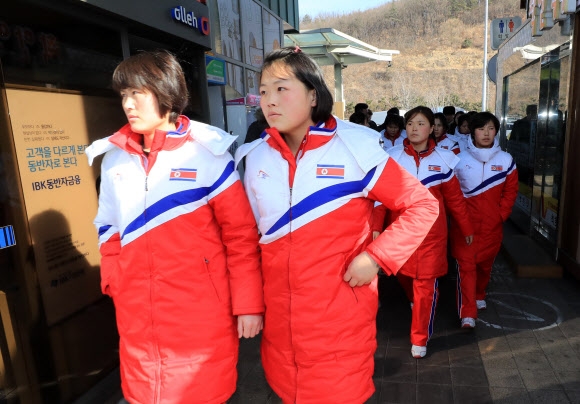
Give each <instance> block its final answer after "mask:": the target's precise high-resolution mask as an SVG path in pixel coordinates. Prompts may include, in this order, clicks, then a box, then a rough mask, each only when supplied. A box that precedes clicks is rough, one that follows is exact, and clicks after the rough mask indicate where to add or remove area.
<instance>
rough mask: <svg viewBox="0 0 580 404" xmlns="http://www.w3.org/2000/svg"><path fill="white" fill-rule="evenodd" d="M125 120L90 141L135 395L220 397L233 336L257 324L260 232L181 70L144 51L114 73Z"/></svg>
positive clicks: (223, 146)
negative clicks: (193, 111)
mask: <svg viewBox="0 0 580 404" xmlns="http://www.w3.org/2000/svg"><path fill="white" fill-rule="evenodd" d="M113 88H114V89H115V90H117V91H118V92H119V94H120V95H121V104H122V107H123V111H124V112H125V114H126V116H127V120H128V123H127V124H126V125H125V126H123V127H122V128H121V129H119V131H117V132H116V133H115V134H113V135H112V136H109V137H108V138H105V139H100V140H97V141H96V142H94V143H93V144H92V145H91V146H90V147H89V148H87V149H86V154H87V156H88V158H89V162H90V163H92V161H93V159H94V158H95V157H96V156H98V155H101V154H104V157H103V161H102V164H101V178H102V180H101V185H100V195H99V209H98V213H97V217H96V218H95V221H94V223H95V225H96V227H97V229H98V232H99V248H100V252H101V255H102V258H101V288H102V291H103V293H105V294H107V295H109V296H110V297H111V298H112V299H113V301H114V304H115V312H116V320H117V328H118V330H119V337H120V339H119V356H120V360H121V386H122V389H123V395H124V397H125V399H126V400H127V401H129V402H130V403H132V404H177V403H214V404H218V403H223V402H225V401H227V400H228V399H229V397H230V396H231V395H232V394H233V393H234V391H235V388H236V379H237V371H236V364H237V360H238V338H241V337H253V336H255V335H256V334H257V333H258V332H259V331H260V329H261V328H262V313H263V312H264V309H265V308H264V301H263V292H262V277H261V274H260V261H259V252H258V232H257V229H256V222H255V220H254V217H253V215H252V211H251V208H250V205H249V203H248V199H247V197H246V195H245V193H244V189H243V187H242V184H241V182H240V179H239V176H238V172H237V170H235V168H234V162H233V159H232V157H231V155H230V154H229V153H228V147H229V146H230V145H231V144H232V142H233V141H234V140H235V138H234V137H233V136H230V135H228V134H227V133H225V132H224V131H222V130H220V129H218V128H215V127H212V126H209V125H206V124H204V123H200V122H194V121H191V120H189V119H188V118H187V117H185V116H183V115H180V114H181V111H182V110H183V108H185V106H186V104H187V100H188V95H187V86H186V82H185V77H184V75H183V71H182V70H181V67H180V65H179V62H178V61H177V59H176V58H175V57H174V56H173V55H171V54H170V53H168V52H165V51H155V52H142V53H139V54H136V55H133V56H131V57H130V58H128V59H126V60H124V61H123V62H121V63H120V64H119V66H118V67H117V68H116V69H115V72H114V74H113Z"/></svg>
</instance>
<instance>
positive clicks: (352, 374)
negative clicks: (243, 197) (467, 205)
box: [236, 47, 438, 404]
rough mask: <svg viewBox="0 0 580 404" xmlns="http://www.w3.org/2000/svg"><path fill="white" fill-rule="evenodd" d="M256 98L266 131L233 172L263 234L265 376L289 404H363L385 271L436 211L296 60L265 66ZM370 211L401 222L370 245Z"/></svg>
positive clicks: (283, 57) (281, 53) (318, 76)
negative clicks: (388, 213) (335, 109)
mask: <svg viewBox="0 0 580 404" xmlns="http://www.w3.org/2000/svg"><path fill="white" fill-rule="evenodd" d="M260 94H261V99H260V105H261V107H262V110H263V111H264V115H265V116H266V119H267V121H268V124H269V125H270V128H268V129H266V130H265V132H264V133H263V134H262V137H261V139H258V140H256V141H254V142H252V143H250V144H245V145H243V146H241V147H240V148H238V150H237V152H236V160H237V161H239V160H241V159H242V158H243V157H244V156H246V171H245V174H244V185H245V187H246V192H247V194H248V197H249V199H250V204H251V206H252V208H253V210H254V215H255V216H256V219H257V222H258V228H259V230H260V233H261V238H260V247H261V253H262V273H263V279H264V301H265V304H266V313H265V319H264V334H263V337H262V364H263V367H264V373H265V375H266V379H267V381H268V383H269V384H270V386H271V387H272V389H273V390H274V391H275V392H276V394H278V395H279V396H280V397H281V398H282V401H283V402H284V403H317V404H318V403H341V404H347V403H348V404H355V403H358V404H360V403H362V402H365V401H366V400H367V399H368V398H369V397H370V396H371V395H372V394H373V392H374V390H375V388H374V384H373V378H372V376H373V370H374V361H373V355H374V352H375V349H376V344H377V342H376V323H375V319H376V315H377V303H378V296H377V272H378V270H379V266H380V267H381V268H383V269H384V270H385V271H386V272H387V273H389V274H395V273H396V272H397V271H398V270H399V268H400V267H401V265H403V264H404V263H405V261H406V260H407V258H408V257H409V256H410V255H411V254H412V253H413V251H415V249H416V248H417V246H418V245H419V244H420V243H421V241H422V240H423V238H424V237H425V235H426V234H427V230H428V229H429V228H430V227H431V225H432V224H433V222H434V221H435V219H436V217H437V213H438V204H437V201H436V200H435V198H434V197H433V196H432V195H431V194H430V193H429V191H428V190H427V189H426V188H425V187H424V186H422V185H421V184H420V183H419V181H417V179H416V178H414V177H413V176H411V175H410V174H409V173H407V172H406V171H405V170H404V169H403V168H401V166H400V165H399V164H397V163H396V162H395V161H394V160H393V159H391V158H389V155H388V154H387V153H385V152H384V151H383V150H382V149H381V148H380V146H379V144H378V142H377V135H376V132H375V131H373V130H372V129H369V128H365V127H363V126H361V125H356V124H352V123H350V122H344V121H342V120H340V119H337V118H335V117H334V116H332V115H331V111H332V104H333V101H332V95H331V93H330V90H329V89H328V87H327V86H326V84H325V82H324V78H323V75H322V72H321V70H320V68H319V67H318V65H317V64H316V62H315V61H314V60H313V59H312V58H310V57H309V56H308V55H306V54H305V53H303V52H302V51H301V50H300V48H298V47H289V48H283V49H277V50H274V51H273V52H272V53H270V54H269V55H268V56H267V57H266V59H265V60H264V64H263V66H262V74H261V77H260ZM375 201H380V202H381V203H383V204H384V205H386V206H387V207H388V208H389V209H393V210H399V211H402V212H401V214H400V216H399V217H398V218H397V220H396V221H394V223H393V224H392V225H391V226H389V227H388V228H387V229H386V230H385V231H384V232H383V233H382V234H381V235H380V236H379V237H377V238H376V240H374V241H373V239H372V234H371V216H372V210H373V207H374V203H375ZM394 245H396V247H393V246H394Z"/></svg>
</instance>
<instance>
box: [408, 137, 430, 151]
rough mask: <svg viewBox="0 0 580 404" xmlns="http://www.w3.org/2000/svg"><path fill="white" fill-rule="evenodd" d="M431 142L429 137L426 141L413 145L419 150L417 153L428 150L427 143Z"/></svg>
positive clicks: (412, 144)
mask: <svg viewBox="0 0 580 404" xmlns="http://www.w3.org/2000/svg"><path fill="white" fill-rule="evenodd" d="M428 143H429V139H427V140H425V141H424V142H421V143H411V146H413V149H414V150H415V151H416V152H417V153H421V152H422V151H425V150H427V144H428Z"/></svg>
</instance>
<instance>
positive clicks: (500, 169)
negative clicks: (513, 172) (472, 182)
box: [491, 165, 503, 171]
mask: <svg viewBox="0 0 580 404" xmlns="http://www.w3.org/2000/svg"><path fill="white" fill-rule="evenodd" d="M491 171H503V166H494V165H492V166H491Z"/></svg>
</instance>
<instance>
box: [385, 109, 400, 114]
mask: <svg viewBox="0 0 580 404" xmlns="http://www.w3.org/2000/svg"><path fill="white" fill-rule="evenodd" d="M387 115H400V114H399V108H397V107H393V108H390V109H389V110H388V111H387Z"/></svg>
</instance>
